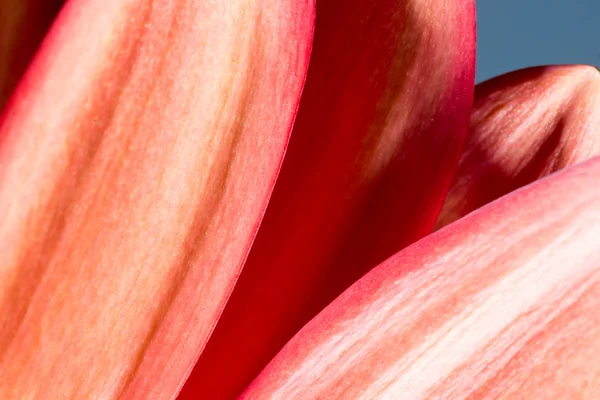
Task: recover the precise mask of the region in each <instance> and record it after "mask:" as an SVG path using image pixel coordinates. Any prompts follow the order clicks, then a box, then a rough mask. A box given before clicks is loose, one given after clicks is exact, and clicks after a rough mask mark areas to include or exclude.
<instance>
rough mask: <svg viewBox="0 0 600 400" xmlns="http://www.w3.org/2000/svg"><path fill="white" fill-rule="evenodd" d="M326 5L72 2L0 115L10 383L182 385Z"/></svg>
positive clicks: (290, 0) (271, 164) (31, 391)
mask: <svg viewBox="0 0 600 400" xmlns="http://www.w3.org/2000/svg"><path fill="white" fill-rule="evenodd" d="M313 13H314V9H313V4H312V2H311V1H304V0H262V1H245V0H239V1H238V0H231V1H224V2H205V1H200V0H190V1H172V0H153V1H150V0H105V1H94V0H77V1H71V2H69V3H68V4H67V5H66V7H65V9H64V10H63V12H62V13H61V15H60V17H59V19H58V21H57V22H56V24H55V25H54V28H53V29H52V32H51V33H50V36H49V38H48V39H47V40H46V41H45V42H44V47H43V48H42V50H41V52H40V53H39V55H38V57H37V58H36V60H35V61H34V64H33V66H32V69H31V70H29V71H28V73H27V75H26V78H25V80H24V81H23V84H22V85H21V86H20V87H19V89H17V93H16V95H15V97H14V98H13V102H12V103H11V107H10V108H8V109H7V112H6V114H5V117H4V120H3V121H2V125H1V128H0V137H1V138H2V139H3V141H2V143H1V144H0V210H1V213H2V217H1V220H2V224H0V248H1V249H2V253H3V254H2V261H1V264H0V282H1V286H0V288H1V289H0V308H1V309H2V312H1V313H0V327H1V328H0V353H1V354H2V358H1V361H0V376H2V380H1V382H0V398H2V399H15V398H19V399H20V398H48V399H58V398H73V399H109V398H116V397H122V398H127V399H130V398H131V399H133V398H139V399H162V398H170V397H172V396H174V395H175V393H176V392H177V390H178V388H179V386H180V385H181V382H182V380H183V379H184V378H185V376H186V373H188V372H189V370H190V369H191V367H192V365H193V363H194V361H195V358H196V357H197V355H198V353H199V351H200V349H201V347H202V345H203V344H204V342H205V340H206V338H207V337H208V335H209V333H210V330H211V329H212V326H213V325H214V323H215V321H216V319H217V317H218V314H219V313H220V311H221V309H222V307H223V305H224V303H225V301H226V297H227V295H228V294H229V292H230V290H231V287H232V286H233V283H234V280H235V278H236V276H237V274H238V273H239V270H240V267H241V264H242V263H243V260H244V258H245V256H246V254H247V252H248V249H249V247H250V243H251V241H252V239H253V236H254V234H255V231H256V229H257V225H258V223H259V220H260V217H261V214H262V213H263V211H264V208H265V207H266V203H267V199H268V196H269V194H270V191H271V190H272V186H273V184H274V180H275V176H276V173H277V170H278V168H279V165H280V162H281V159H282V157H283V152H284V149H285V146H286V143H287V138H288V135H289V132H290V130H291V124H292V120H293V117H294V114H295V112H296V109H297V106H298V102H299V98H300V91H301V88H302V84H303V81H304V77H305V74H306V67H307V61H308V60H307V59H308V54H309V48H310V43H311V38H312V26H313V25H312V19H313Z"/></svg>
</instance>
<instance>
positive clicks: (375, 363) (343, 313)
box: [242, 158, 600, 399]
mask: <svg viewBox="0 0 600 400" xmlns="http://www.w3.org/2000/svg"><path fill="white" fill-rule="evenodd" d="M598 179H600V158H595V159H594V160H592V161H588V162H587V163H584V164H581V165H577V166H573V167H570V168H568V169H565V170H563V171H561V172H559V173H557V174H555V175H552V176H551V177H548V178H546V179H543V180H541V181H538V182H536V183H534V184H532V185H530V186H527V187H525V188H523V189H521V190H519V191H517V192H515V193H512V194H510V195H508V196H505V197H503V198H502V199H500V200H498V201H496V202H494V203H492V204H490V205H488V206H486V207H484V208H482V209H480V210H479V211H476V212H474V213H472V214H470V215H469V216H467V217H465V218H463V219H461V220H459V221H457V222H456V223H454V224H452V225H449V226H448V227H446V228H445V229H442V230H440V231H438V232H436V233H435V234H433V235H430V236H428V237H427V238H425V239H423V240H421V241H419V242H417V243H415V244H413V245H412V246H410V247H408V248H406V249H405V250H403V251H402V252H400V253H398V254H397V255H395V256H394V257H392V258H391V259H389V260H388V261H386V262H385V263H383V264H382V265H381V266H379V267H377V268H376V269H375V270H373V271H372V272H371V273H369V274H368V275H367V276H365V277H364V278H363V279H361V280H360V281H359V282H358V283H356V284H355V285H354V286H352V287H351V288H350V289H348V290H347V291H346V292H345V293H344V294H343V295H342V296H340V297H339V298H337V299H336V300H335V301H334V302H333V303H332V304H331V305H329V306H328V307H327V308H326V309H325V310H324V311H323V312H321V313H320V314H319V315H318V316H317V317H316V318H314V319H313V320H312V321H311V322H310V323H309V324H307V325H306V326H305V327H304V328H303V329H302V330H301V331H300V332H299V333H298V334H297V335H296V336H295V337H294V338H293V339H292V340H291V341H290V342H289V343H288V344H287V345H286V346H285V347H284V349H283V350H282V351H281V352H280V353H279V354H278V355H277V357H275V358H274V359H273V361H271V363H270V364H269V365H268V366H267V368H266V369H265V370H264V371H263V372H262V373H261V374H260V376H259V377H258V378H257V379H256V380H255V381H254V382H253V383H252V385H251V386H250V388H249V389H248V390H247V391H246V393H245V395H244V396H242V398H247V399H263V398H268V399H306V398H310V399H312V398H319V399H332V398H348V399H359V398H360V399H375V398H377V399H379V398H390V399H398V398H402V399H458V398H461V399H463V398H469V399H478V398H526V399H574V398H578V399H580V398H589V399H594V398H597V395H598V393H600V381H598V379H597V377H598V375H599V374H600V358H599V354H600V313H599V312H598V309H599V307H600V249H599V248H598V238H599V237H600V185H598V184H597V183H598Z"/></svg>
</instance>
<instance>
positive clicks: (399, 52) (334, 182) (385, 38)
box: [180, 0, 475, 399]
mask: <svg viewBox="0 0 600 400" xmlns="http://www.w3.org/2000/svg"><path fill="white" fill-rule="evenodd" d="M474 29H475V24H474V5H473V1H471V0H425V1H422V0H419V1H415V0H394V1H375V2H374V1H371V0H350V1H349V0H344V1H336V0H324V1H319V2H317V14H316V28H315V43H314V48H313V54H312V57H311V64H310V67H309V73H308V77H307V83H306V87H305V91H304V94H303V97H302V101H301V105H300V110H299V114H298V118H297V121H296V124H295V127H294V131H293V134H292V138H291V142H290V147H289V149H288V152H287V154H286V159H285V160H284V163H283V166H282V172H281V175H280V177H279V179H278V182H277V185H276V187H275V191H274V194H273V198H272V200H271V202H270V203H269V207H268V209H267V213H266V216H265V219H264V221H263V224H262V225H261V227H260V230H259V233H258V236H257V239H256V241H255V243H254V246H253V248H252V250H251V252H250V255H249V258H248V261H247V263H246V265H245V266H244V270H243V272H242V274H241V277H240V279H239V281H238V283H237V285H236V287H235V289H234V292H233V294H232V297H231V299H230V301H229V302H228V304H227V306H226V308H225V310H224V313H223V315H222V317H221V319H220V320H219V323H218V325H217V327H216V329H215V332H214V333H213V336H212V337H211V339H210V341H209V343H208V345H207V348H206V349H205V351H204V352H203V354H202V355H201V357H200V359H199V362H198V364H197V365H196V367H195V370H194V371H193V373H192V375H191V377H190V379H189V380H188V382H187V383H186V386H185V387H184V389H183V391H182V394H181V396H180V398H190V399H191V398H196V396H199V395H202V396H205V397H206V398H212V399H219V398H231V397H234V396H235V395H237V394H238V393H239V392H240V391H241V390H243V389H244V388H245V386H246V385H247V384H248V383H249V382H250V381H251V380H252V379H253V377H254V376H255V375H256V374H257V373H258V372H260V370H261V369H262V367H263V366H264V365H266V363H267V362H268V361H269V359H270V358H271V357H272V356H274V355H275V354H276V352H277V351H278V350H279V349H280V348H281V347H282V346H283V345H284V344H285V342H286V341H287V340H288V339H289V338H290V337H291V336H292V335H293V334H294V333H295V332H296V331H297V330H298V329H299V328H300V327H301V326H302V325H303V324H304V323H305V322H307V321H308V320H309V319H310V318H311V317H312V316H314V315H315V314H316V313H317V312H318V311H319V310H321V309H322V307H324V306H325V305H326V304H327V303H328V302H329V301H331V300H333V299H334V298H335V296H337V295H338V294H339V293H341V291H342V290H343V289H345V288H346V287H347V286H349V285H350V284H351V283H352V282H354V281H355V280H356V279H358V278H359V277H360V276H362V275H363V274H364V273H365V272H366V271H368V269H370V268H371V267H373V266H375V265H377V263H379V262H381V261H382V260H384V259H385V258H387V257H388V256H390V255H391V254H393V253H394V252H395V251H397V250H399V249H400V248H402V247H404V246H406V245H407V244H409V243H411V242H413V241H414V240H416V239H418V238H420V237H421V236H423V235H425V234H427V233H429V232H430V230H431V228H432V227H433V224H434V222H435V219H436V217H437V214H438V212H439V209H440V207H441V204H442V202H443V199H444V197H445V195H446V191H447V188H448V187H449V185H450V181H451V176H452V173H453V172H454V168H455V165H456V163H457V161H458V154H459V150H460V146H461V144H462V141H463V138H464V136H465V134H466V129H467V124H468V116H469V113H470V108H471V104H472V89H473V84H474V83H473V81H474V52H475V32H474Z"/></svg>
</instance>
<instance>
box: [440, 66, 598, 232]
mask: <svg viewBox="0 0 600 400" xmlns="http://www.w3.org/2000/svg"><path fill="white" fill-rule="evenodd" d="M597 154H600V73H599V72H598V70H597V69H596V68H594V67H588V66H551V67H537V68H528V69H524V70H520V71H515V72H511V73H509V74H506V75H503V76H500V77H497V78H494V79H492V80H490V81H487V82H484V83H482V84H479V85H477V86H476V88H475V103H474V107H473V114H472V116H471V127H470V133H469V137H468V139H467V142H466V144H465V149H464V152H463V155H462V157H461V160H460V163H459V166H458V169H457V172H456V176H455V178H454V181H453V184H452V187H451V189H450V191H449V193H448V198H447V199H446V202H445V203H444V207H443V208H442V212H441V213H440V216H439V219H438V222H437V226H438V227H441V226H443V225H446V224H448V223H450V222H452V221H455V220H457V219H459V218H460V217H462V216H464V215H466V214H468V213H469V212H471V211H473V210H475V209H477V208H479V207H481V206H483V205H484V204H487V203H489V202H490V201H492V200H494V199H496V198H498V197H500V196H502V195H504V194H506V193H509V192H511V191H512V190H515V189H516V188H518V187H521V186H523V185H526V184H528V183H530V182H533V181H534V180H536V179H538V178H540V177H543V176H546V175H548V174H550V173H552V172H555V171H557V170H559V169H561V168H564V167H566V166H568V165H572V164H576V163H578V162H580V161H584V160H587V159H589V158H591V157H592V156H594V155H597Z"/></svg>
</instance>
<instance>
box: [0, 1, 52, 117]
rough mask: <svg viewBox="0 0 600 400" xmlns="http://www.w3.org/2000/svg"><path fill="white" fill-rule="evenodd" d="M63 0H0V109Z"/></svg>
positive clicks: (0, 109)
mask: <svg viewBox="0 0 600 400" xmlns="http://www.w3.org/2000/svg"><path fill="white" fill-rule="evenodd" d="M63 3H64V0H2V1H1V2H0V111H2V108H3V107H4V105H5V103H6V101H7V100H8V97H9V96H10V94H11V93H12V91H13V89H14V88H15V85H16V84H17V82H18V80H19V79H20V78H21V76H22V75H23V72H24V71H25V68H26V67H27V65H28V64H29V62H30V61H31V58H32V56H33V54H34V53H35V51H36V50H37V48H38V47H39V44H40V42H41V41H42V38H43V37H44V35H45V34H46V31H47V30H48V28H49V26H50V24H51V23H52V21H53V20H54V18H55V17H56V14H57V13H58V10H60V7H62V5H63Z"/></svg>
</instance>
